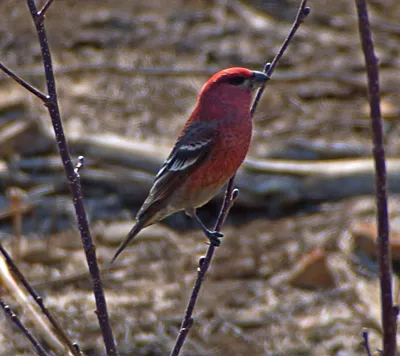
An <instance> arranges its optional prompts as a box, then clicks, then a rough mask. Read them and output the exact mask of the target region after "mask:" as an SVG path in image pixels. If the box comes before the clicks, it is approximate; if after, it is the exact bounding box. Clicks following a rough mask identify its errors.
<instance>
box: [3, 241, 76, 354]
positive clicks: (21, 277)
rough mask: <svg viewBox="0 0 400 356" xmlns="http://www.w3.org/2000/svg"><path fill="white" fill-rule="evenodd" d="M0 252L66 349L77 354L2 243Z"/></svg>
mask: <svg viewBox="0 0 400 356" xmlns="http://www.w3.org/2000/svg"><path fill="white" fill-rule="evenodd" d="M0 252H1V253H2V255H3V256H4V259H5V261H6V263H7V265H8V267H9V268H10V270H11V272H12V273H13V274H14V276H16V277H17V278H18V279H19V280H20V281H21V283H22V285H23V286H24V288H25V289H26V290H27V291H28V293H29V294H30V295H31V296H32V298H33V300H34V301H35V302H36V303H37V305H39V308H40V310H41V311H42V313H43V314H44V315H46V317H47V319H48V320H49V321H50V323H51V325H53V327H54V329H55V331H56V333H57V335H58V336H59V337H60V339H61V340H62V341H63V342H64V344H65V345H66V346H67V347H68V349H69V350H70V351H71V353H72V354H73V355H76V356H79V353H77V352H76V349H75V347H74V345H73V343H72V342H71V340H70V339H69V337H68V336H67V334H66V333H65V332H64V330H63V329H62V328H61V326H60V324H59V323H58V321H57V320H56V318H55V317H54V316H53V315H52V314H51V313H50V311H49V310H48V309H47V307H46V306H45V305H44V303H43V299H42V297H40V296H39V295H38V294H37V293H36V291H35V290H34V289H33V288H32V286H31V285H30V284H29V282H28V281H27V280H26V278H25V277H24V275H23V274H22V273H21V271H20V270H19V268H18V267H17V265H16V264H15V263H14V261H13V259H12V258H11V256H10V255H9V254H8V252H7V251H6V250H5V248H4V247H3V245H2V244H1V243H0Z"/></svg>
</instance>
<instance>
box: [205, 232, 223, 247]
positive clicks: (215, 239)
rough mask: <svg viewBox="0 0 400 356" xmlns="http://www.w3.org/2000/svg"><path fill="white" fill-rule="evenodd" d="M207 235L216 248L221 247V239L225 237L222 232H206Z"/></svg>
mask: <svg viewBox="0 0 400 356" xmlns="http://www.w3.org/2000/svg"><path fill="white" fill-rule="evenodd" d="M205 233H206V236H207V237H208V239H209V240H210V242H211V243H212V244H214V245H215V246H219V245H221V240H220V238H222V237H224V234H223V233H222V232H219V231H211V230H206V231H205Z"/></svg>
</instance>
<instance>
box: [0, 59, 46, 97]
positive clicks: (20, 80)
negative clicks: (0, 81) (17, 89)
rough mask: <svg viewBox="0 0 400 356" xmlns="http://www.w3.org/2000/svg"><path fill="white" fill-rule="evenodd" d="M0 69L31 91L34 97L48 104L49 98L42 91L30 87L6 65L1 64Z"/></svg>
mask: <svg viewBox="0 0 400 356" xmlns="http://www.w3.org/2000/svg"><path fill="white" fill-rule="evenodd" d="M0 69H1V70H2V71H3V72H4V73H6V74H7V75H8V76H9V77H11V78H12V79H14V80H15V81H16V82H17V83H18V84H20V85H22V86H23V87H24V88H25V89H26V90H28V91H30V92H31V93H32V94H33V95H35V96H37V97H38V98H39V99H40V100H42V101H43V102H44V103H46V102H47V101H48V100H49V98H48V96H46V95H45V94H43V93H42V92H41V91H39V90H38V89H36V88H35V87H33V86H32V85H30V84H29V83H28V82H26V81H25V80H23V79H22V78H21V77H19V76H18V75H16V74H15V73H14V72H13V71H12V70H11V69H9V68H7V67H6V66H5V65H4V64H2V63H0Z"/></svg>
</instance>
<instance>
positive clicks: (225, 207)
mask: <svg viewBox="0 0 400 356" xmlns="http://www.w3.org/2000/svg"><path fill="white" fill-rule="evenodd" d="M306 5H307V0H302V2H301V4H300V7H299V11H298V13H297V16H296V19H295V22H294V25H293V27H292V29H291V31H290V33H289V35H288V37H287V38H286V40H285V42H284V43H283V45H282V47H281V49H280V50H279V52H278V54H277V55H276V57H275V58H274V60H273V61H272V64H269V63H267V64H266V65H265V68H264V71H265V73H266V74H268V75H269V76H271V74H272V72H273V71H274V69H275V66H276V65H277V63H278V61H279V59H280V58H281V57H282V55H283V54H284V52H285V50H286V48H287V47H288V45H289V43H290V41H291V39H292V38H293V36H294V34H295V33H296V31H297V29H298V28H299V26H300V25H301V23H302V22H303V21H304V19H305V17H306V16H307V15H308V14H309V13H310V8H308V7H306ZM263 91H264V87H263V88H260V89H259V90H258V92H257V96H256V99H255V100H254V102H253V105H252V107H251V111H250V112H251V114H252V115H253V114H254V112H255V110H256V108H257V105H258V102H259V100H260V98H261V95H262V93H263ZM234 182H235V176H233V177H232V178H231V179H230V181H229V183H228V186H227V188H226V193H225V198H224V202H223V204H222V207H221V210H220V213H219V216H218V219H217V223H216V225H215V231H221V228H222V226H223V224H224V222H225V219H226V217H227V216H228V214H229V210H230V208H231V207H232V205H233V203H234V201H235V199H236V198H237V197H238V194H239V190H238V189H234ZM215 247H216V245H215V244H214V243H212V242H211V244H210V246H209V247H208V250H207V253H206V256H205V257H202V258H200V261H199V267H198V270H197V278H196V281H195V284H194V287H193V290H192V294H191V296H190V299H189V303H188V305H187V307H186V311H185V316H184V318H183V321H182V324H181V328H180V330H179V334H178V337H177V339H176V342H175V345H174V348H173V349H172V351H171V354H170V355H171V356H178V355H179V353H180V350H181V348H182V346H183V344H184V342H185V340H186V337H187V335H188V333H189V330H190V327H191V326H192V324H193V317H192V315H193V311H194V308H195V305H196V301H197V298H198V296H199V293H200V289H201V285H202V283H203V280H204V278H205V275H206V273H207V271H208V268H209V266H210V264H211V260H212V258H213V255H214V251H215Z"/></svg>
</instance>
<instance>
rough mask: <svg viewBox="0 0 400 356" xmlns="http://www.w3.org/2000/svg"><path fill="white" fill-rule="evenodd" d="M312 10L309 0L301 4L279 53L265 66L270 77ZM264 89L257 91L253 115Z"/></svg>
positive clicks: (263, 87) (265, 71)
mask: <svg viewBox="0 0 400 356" xmlns="http://www.w3.org/2000/svg"><path fill="white" fill-rule="evenodd" d="M310 12H311V9H310V8H309V7H307V0H303V1H302V2H301V4H300V6H299V10H298V11H297V15H296V19H295V21H294V23H293V26H292V28H291V29H290V32H289V34H288V36H287V37H286V39H285V41H284V42H283V44H282V47H281V48H280V50H279V52H278V54H277V55H276V56H275V58H274V60H273V61H272V63H267V64H266V65H265V67H264V73H265V74H267V75H268V76H269V77H271V76H272V73H273V72H274V70H275V67H276V65H277V64H278V62H279V60H280V59H281V58H282V56H283V54H284V53H285V51H286V49H287V47H288V46H289V43H290V41H291V40H292V38H293V36H294V35H295V33H296V32H297V29H298V28H299V27H300V25H301V24H302V23H303V22H304V20H305V18H306V17H307V16H308V15H309V14H310ZM264 89H265V85H263V86H262V87H260V89H258V91H257V94H256V97H255V99H254V103H253V106H252V108H251V114H252V115H254V112H255V111H256V108H257V105H258V102H259V101H260V99H261V96H262V94H263V93H264Z"/></svg>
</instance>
